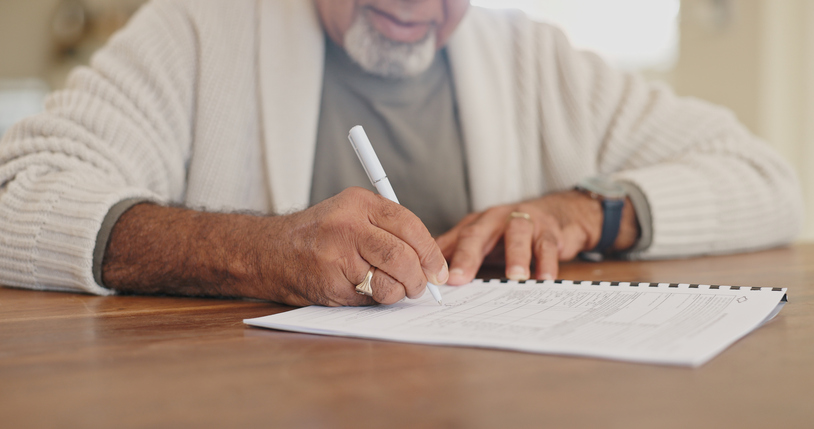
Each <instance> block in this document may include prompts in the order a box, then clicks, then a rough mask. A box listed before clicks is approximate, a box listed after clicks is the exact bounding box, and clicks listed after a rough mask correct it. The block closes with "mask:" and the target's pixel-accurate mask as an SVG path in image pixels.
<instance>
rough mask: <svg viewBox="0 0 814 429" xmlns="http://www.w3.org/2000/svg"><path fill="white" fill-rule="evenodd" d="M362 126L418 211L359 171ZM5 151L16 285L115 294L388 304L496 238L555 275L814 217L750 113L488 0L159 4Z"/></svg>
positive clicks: (673, 253) (5, 211)
mask: <svg viewBox="0 0 814 429" xmlns="http://www.w3.org/2000/svg"><path fill="white" fill-rule="evenodd" d="M357 124H361V125H363V126H364V127H365V128H366V129H367V131H368V134H369V135H370V137H371V140H372V141H373V144H374V146H375V148H376V151H377V152H378V154H379V156H380V158H381V159H382V163H383V165H384V167H385V169H386V171H387V172H388V173H389V175H390V176H389V177H390V182H391V183H392V184H393V186H394V188H395V189H396V192H397V193H398V194H399V197H400V198H401V202H402V204H403V206H400V205H398V204H395V203H393V202H390V201H388V200H386V199H384V198H382V197H380V196H378V195H376V194H374V193H373V192H371V191H370V190H366V189H363V188H362V187H367V188H368V189H372V187H370V183H369V182H368V181H367V178H366V176H365V173H364V170H363V169H362V167H361V165H360V164H359V162H358V160H357V159H356V157H355V154H354V152H353V150H352V148H351V146H350V144H349V143H348V141H347V138H346V136H347V132H348V130H349V129H350V128H351V127H352V126H354V125H357ZM0 163H2V167H0V172H2V173H1V174H0V177H2V186H3V187H2V194H0V215H1V216H2V218H3V222H2V227H0V228H2V233H0V238H2V241H3V246H2V250H1V251H0V266H2V271H0V273H2V276H1V277H0V281H2V283H3V284H5V285H9V286H19V287H27V288H35V289H54V290H72V291H86V292H91V293H98V294H108V293H113V292H115V291H120V292H134V293H156V292H157V293H171V294H191V295H212V296H242V297H253V298H260V299H269V300H273V301H278V302H283V303H289V304H293V305H306V304H311V303H317V304H324V305H361V304H370V303H373V302H381V303H393V302H396V301H398V300H400V299H401V298H403V297H405V296H407V297H416V296H419V295H421V294H422V293H423V292H424V289H425V285H426V283H427V282H428V281H429V282H433V283H436V284H440V283H448V284H452V285H459V284H464V283H466V282H468V281H470V280H471V279H472V278H473V277H474V276H475V275H476V273H477V270H478V268H479V267H480V265H481V264H482V263H483V261H484V258H485V257H486V256H487V255H488V254H489V253H490V252H492V251H493V250H494V249H495V248H496V247H502V248H503V249H505V256H504V258H505V263H506V275H507V276H508V277H510V278H515V279H525V278H530V277H533V278H553V277H555V276H556V275H557V269H558V261H562V260H569V259H572V258H574V257H575V256H576V255H577V254H578V253H579V252H583V251H593V252H594V253H595V254H603V253H622V254H624V255H625V256H627V257H631V258H663V257H682V256H687V255H696V254H709V253H721V252H732V251H743V250H751V249H758V248H763V247H767V246H774V245H778V244H782V243H786V242H788V241H789V240H791V239H792V238H793V237H794V235H795V233H796V231H797V230H798V229H799V226H800V223H801V202H800V198H799V190H798V185H797V182H796V179H795V178H794V176H793V174H792V172H791V170H790V168H789V167H788V166H787V165H786V164H785V163H784V162H782V161H781V160H780V159H779V157H778V156H777V155H776V154H774V153H772V152H771V151H770V150H769V148H767V147H766V146H765V144H764V143H762V142H761V141H759V140H758V139H756V138H755V137H753V136H752V135H750V134H749V133H748V132H747V131H746V130H745V129H744V128H743V127H742V126H741V125H739V124H738V123H737V122H736V121H735V119H734V118H733V117H732V115H731V114H729V113H728V112H726V111H724V110H722V109H719V108H715V107H712V106H710V105H708V104H706V103H703V102H700V101H697V100H691V99H681V98H678V97H676V96H674V95H673V94H671V93H670V91H669V90H667V89H665V88H663V87H660V86H654V85H651V84H648V83H646V82H644V81H642V80H641V79H640V78H638V77H636V76H632V75H627V74H622V73H619V72H616V71H614V70H612V69H610V68H609V67H608V66H607V65H606V64H605V63H603V61H602V60H601V59H599V58H598V57H597V56H595V55H592V54H590V53H585V52H578V51H575V50H573V49H572V48H571V47H570V46H569V45H568V42H567V40H566V38H565V37H564V36H563V35H562V34H561V33H560V32H558V31H557V30H556V29H554V28H552V27H550V26H548V25H544V24H540V23H535V22H532V21H529V20H528V19H527V18H525V17H524V16H523V15H522V14H519V13H516V12H495V11H487V10H480V9H477V8H471V7H470V6H469V4H468V1H467V0H316V1H308V0H228V1H226V0H194V1H193V0H156V1H153V2H152V3H149V4H148V5H146V6H145V7H144V8H142V10H141V11H140V12H139V13H138V14H137V16H135V17H134V19H133V20H132V21H131V22H130V24H129V25H128V26H127V27H126V28H125V29H124V30H123V31H122V32H120V33H119V34H117V35H116V36H114V37H113V38H112V40H111V41H110V42H109V44H108V45H107V46H106V47H105V48H103V49H102V50H101V51H100V52H99V53H98V54H97V55H96V56H95V57H94V59H93V61H92V64H91V67H90V68H82V69H79V70H77V71H75V72H74V73H73V75H72V76H71V78H70V80H69V82H68V85H67V89H66V90H64V91H60V92H58V93H55V94H54V95H53V96H52V97H51V98H50V100H49V101H48V104H47V110H46V112H45V113H43V114H42V115H39V116H37V117H34V118H32V119H29V120H26V121H24V122H22V123H20V124H18V125H17V126H15V127H14V128H13V129H12V130H11V131H10V132H9V133H8V134H7V135H6V136H5V138H4V140H3V142H2V146H1V147H0ZM433 236H435V238H433ZM501 243H502V244H501ZM447 261H448V262H447ZM532 261H534V262H533V267H534V268H533V270H531V269H530V267H531V266H532ZM368 273H372V274H373V276H372V289H373V296H372V298H371V297H366V296H362V295H359V294H356V293H355V291H354V288H355V286H356V285H357V284H359V283H360V282H362V280H363V279H364V278H365V277H366V276H367V274H368Z"/></svg>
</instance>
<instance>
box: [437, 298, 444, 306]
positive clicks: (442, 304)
mask: <svg viewBox="0 0 814 429" xmlns="http://www.w3.org/2000/svg"><path fill="white" fill-rule="evenodd" d="M438 305H440V306H442V307H443V306H444V302H443V301H441V300H440V299H439V300H438Z"/></svg>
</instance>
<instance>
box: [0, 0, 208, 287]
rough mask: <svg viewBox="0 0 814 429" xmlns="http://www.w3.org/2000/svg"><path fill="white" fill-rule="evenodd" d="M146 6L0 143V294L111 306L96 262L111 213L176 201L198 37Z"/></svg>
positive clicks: (161, 7)
mask: <svg viewBox="0 0 814 429" xmlns="http://www.w3.org/2000/svg"><path fill="white" fill-rule="evenodd" d="M176 8H177V6H174V5H173V4H172V3H169V2H163V1H158V2H154V3H151V4H149V5H148V6H146V7H144V8H142V10H141V11H140V12H139V13H138V14H137V15H136V16H135V17H134V18H133V19H132V20H131V22H130V23H129V24H128V26H127V27H126V28H125V29H124V30H123V31H122V32H120V33H118V34H117V35H116V36H114V37H113V38H112V39H111V41H110V42H109V44H108V45H107V46H106V47H105V48H103V49H102V50H101V51H100V52H99V53H97V54H96V55H95V56H94V58H93V59H92V61H91V66H90V67H86V68H80V69H78V70H76V71H75V72H73V73H72V74H71V76H70V77H69V81H68V83H67V86H66V89H65V90H63V91H59V92H57V93H55V94H53V95H52V96H51V97H50V98H49V99H48V101H47V103H46V110H45V113H42V114H40V115H38V116H35V117H32V118H29V119H27V120H24V121H23V122H21V123H19V124H17V125H15V126H14V127H12V128H11V129H10V130H9V131H8V133H6V135H5V136H4V138H3V140H2V142H1V143H0V184H1V185H2V188H1V189H0V219H2V220H0V240H1V241H2V246H0V283H2V284H3V285H7V286H17V287H25V288H33V289H52V290H66V291H85V292H90V293H97V294H108V293H110V291H109V290H107V289H105V288H103V287H102V286H100V285H98V284H96V282H95V281H94V278H93V274H92V270H91V263H92V262H91V261H92V256H93V249H94V245H95V241H96V236H97V233H98V231H99V228H100V225H101V223H102V220H103V219H104V217H105V215H106V214H107V213H108V210H109V209H110V207H111V206H113V205H114V204H116V203H117V202H119V201H122V200H125V199H130V198H140V199H147V200H153V201H166V200H172V199H178V198H179V196H180V195H182V193H183V192H184V179H185V163H186V162H187V160H188V157H189V147H190V140H191V131H190V130H191V126H190V124H191V121H192V120H191V116H192V115H191V112H192V109H193V105H194V96H193V85H194V82H195V68H196V64H195V58H194V54H195V52H196V49H195V43H196V42H195V37H194V31H193V29H192V28H191V26H190V23H189V22H188V21H187V20H186V19H185V17H184V14H183V13H182V12H181V11H179V10H177V9H176Z"/></svg>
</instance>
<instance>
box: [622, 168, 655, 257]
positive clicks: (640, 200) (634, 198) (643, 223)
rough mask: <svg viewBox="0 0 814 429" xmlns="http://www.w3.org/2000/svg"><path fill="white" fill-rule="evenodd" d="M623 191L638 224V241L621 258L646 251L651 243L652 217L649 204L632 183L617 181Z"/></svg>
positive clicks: (642, 193)
mask: <svg viewBox="0 0 814 429" xmlns="http://www.w3.org/2000/svg"><path fill="white" fill-rule="evenodd" d="M618 183H619V185H621V186H622V187H623V188H624V189H625V193H627V196H628V198H630V202H631V203H633V210H634V211H635V212H636V220H637V221H638V222H639V240H638V241H637V242H636V244H635V245H633V247H631V248H630V249H628V250H626V251H624V252H622V253H621V256H623V257H624V256H625V255H628V254H634V253H636V252H641V251H644V250H647V248H648V247H650V244H652V243H653V217H652V216H651V214H650V203H648V202H647V197H645V195H644V192H642V190H641V189H640V188H639V187H638V186H636V185H635V184H633V183H632V182H626V181H619V182H618Z"/></svg>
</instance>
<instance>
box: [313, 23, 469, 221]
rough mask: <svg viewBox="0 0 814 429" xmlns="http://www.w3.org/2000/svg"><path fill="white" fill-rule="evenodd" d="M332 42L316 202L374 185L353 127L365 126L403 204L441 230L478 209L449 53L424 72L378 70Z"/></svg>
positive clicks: (327, 60)
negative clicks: (352, 137)
mask: <svg viewBox="0 0 814 429" xmlns="http://www.w3.org/2000/svg"><path fill="white" fill-rule="evenodd" d="M326 39H327V41H326V53H325V75H324V78H323V89H322V104H321V106H320V115H319V130H318V133H317V147H316V156H315V159H314V176H313V183H312V186H311V204H312V205H313V204H316V203H318V202H320V201H322V200H324V199H327V198H330V197H332V196H334V195H336V194H338V193H340V192H341V191H342V190H343V189H345V188H348V187H350V186H360V187H364V188H367V189H370V190H374V188H373V186H372V185H371V183H370V180H368V178H367V175H366V174H365V171H364V169H363V168H362V165H361V163H360V162H359V159H358V158H357V157H356V153H355V152H354V151H353V147H352V146H351V144H350V142H349V141H348V131H349V130H350V129H351V128H352V127H354V126H355V125H362V126H363V127H364V128H365V131H366V132H367V135H368V137H370V141H371V143H372V144H373V149H374V150H375V151H376V154H377V155H378V156H379V159H380V160H381V163H382V166H383V167H384V171H385V172H386V173H387V177H388V178H389V179H390V183H391V184H392V185H393V189H394V190H395V192H396V195H398V198H399V201H400V202H401V204H402V205H404V206H405V207H407V208H408V209H409V210H411V211H412V212H413V213H415V214H416V215H417V216H418V217H419V218H420V219H421V220H422V221H423V222H424V225H426V226H427V229H429V231H430V233H431V234H433V235H440V234H441V233H443V232H445V231H447V230H449V229H450V228H452V227H453V226H454V225H455V224H456V223H458V221H460V220H461V218H463V217H464V216H465V215H466V214H467V213H469V211H470V206H469V190H468V185H467V179H466V164H465V158H464V147H463V142H462V139H461V132H460V127H459V122H458V112H457V109H456V105H455V96H454V88H453V84H452V78H451V73H450V69H449V64H448V61H447V58H446V52H445V51H444V50H441V51H439V52H438V54H436V56H435V59H434V60H433V63H432V65H431V66H430V68H429V69H428V70H427V71H426V72H424V73H422V74H421V75H419V76H415V77H411V78H406V79H388V78H381V77H377V76H373V75H370V74H368V73H366V72H365V71H363V70H362V69H361V68H360V67H359V66H358V65H357V64H356V63H354V62H353V60H351V59H350V57H348V55H347V53H345V50H344V49H342V48H341V47H340V46H337V45H336V44H334V43H333V42H332V41H331V40H330V39H329V38H327V37H326Z"/></svg>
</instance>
